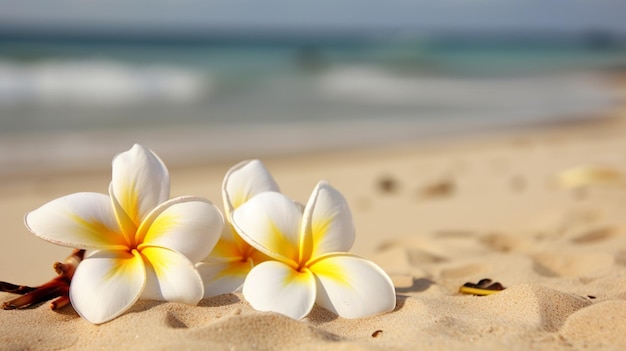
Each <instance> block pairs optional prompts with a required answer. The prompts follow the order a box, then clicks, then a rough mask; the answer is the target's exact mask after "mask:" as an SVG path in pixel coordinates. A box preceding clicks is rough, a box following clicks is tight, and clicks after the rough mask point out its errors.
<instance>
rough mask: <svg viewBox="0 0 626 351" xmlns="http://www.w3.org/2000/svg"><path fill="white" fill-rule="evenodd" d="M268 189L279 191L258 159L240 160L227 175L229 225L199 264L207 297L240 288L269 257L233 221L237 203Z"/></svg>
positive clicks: (225, 194)
mask: <svg viewBox="0 0 626 351" xmlns="http://www.w3.org/2000/svg"><path fill="white" fill-rule="evenodd" d="M266 191H274V192H280V189H279V188H278V185H277V184H276V181H275V180H274V178H273V177H272V175H271V174H270V172H269V171H268V170H267V168H265V166H264V165H263V163H262V162H261V161H259V160H250V161H243V162H240V163H238V164H237V165H235V166H233V167H232V168H231V169H230V170H228V172H227V173H226V175H225V176H224V182H223V183H222V197H223V200H224V214H225V217H226V225H225V226H224V230H223V231H222V236H221V238H220V240H219V241H218V242H217V245H215V248H214V249H213V251H212V252H211V254H210V255H209V257H207V258H206V259H204V260H203V262H200V263H198V264H196V267H197V269H198V272H200V275H201V276H202V280H203V281H204V297H205V298H207V297H211V296H216V295H220V294H226V293H232V292H234V291H237V290H239V289H240V288H241V286H242V285H243V282H244V280H245V278H246V276H247V275H248V272H250V270H251V269H252V267H253V266H254V265H255V264H258V263H260V262H263V261H266V260H267V259H268V257H267V256H265V255H264V254H263V253H261V252H259V251H258V250H256V249H255V248H254V247H252V246H250V244H248V243H247V242H245V241H244V240H243V239H241V237H240V236H239V234H237V232H236V231H235V229H234V228H233V226H232V224H231V215H232V213H233V211H234V210H235V209H236V208H237V207H239V206H241V205H242V204H243V203H245V202H246V201H248V200H249V199H251V198H252V197H253V196H255V195H257V194H259V193H262V192H266Z"/></svg>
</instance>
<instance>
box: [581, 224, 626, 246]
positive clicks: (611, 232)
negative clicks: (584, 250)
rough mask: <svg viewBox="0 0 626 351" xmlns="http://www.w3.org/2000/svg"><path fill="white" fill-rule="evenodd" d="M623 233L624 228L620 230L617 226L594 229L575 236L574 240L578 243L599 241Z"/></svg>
mask: <svg viewBox="0 0 626 351" xmlns="http://www.w3.org/2000/svg"><path fill="white" fill-rule="evenodd" d="M622 233H623V230H620V228H617V227H604V228H598V229H592V230H589V231H587V232H584V233H582V234H580V235H578V236H577V237H575V238H573V239H572V242H573V243H576V244H591V243H599V242H602V241H605V240H610V239H613V238H615V237H617V236H620V235H622Z"/></svg>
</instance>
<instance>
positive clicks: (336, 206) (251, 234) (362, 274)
mask: <svg viewBox="0 0 626 351" xmlns="http://www.w3.org/2000/svg"><path fill="white" fill-rule="evenodd" d="M232 221H233V225H234V227H235V228H236V229H237V231H238V232H239V234H240V235H241V237H242V238H243V239H244V240H246V241H247V242H248V243H249V244H250V245H252V246H253V247H255V248H256V249H258V250H259V251H261V252H263V253H265V254H266V255H268V256H269V257H271V258H272V260H268V261H265V262H262V263H260V264H258V265H256V266H255V267H254V268H253V269H252V270H251V271H250V273H249V274H248V276H247V277H246V280H245V282H244V285H243V295H244V297H245V299H246V300H247V301H248V302H249V303H250V304H251V305H252V307H254V308H255V309H257V310H260V311H273V312H278V313H281V314H283V315H286V316H289V317H291V318H294V319H300V318H303V317H305V316H306V315H308V314H309V312H310V311H311V309H312V308H313V305H314V304H315V303H317V304H319V305H320V306H322V307H324V308H326V309H328V310H330V311H332V312H334V313H336V314H338V315H340V316H342V317H345V318H360V317H365V316H369V315H373V314H376V313H381V312H387V311H391V310H393V309H394V307H395V304H396V295H395V290H394V286H393V283H392V282H391V279H390V278H389V276H387V274H386V273H385V272H384V271H383V270H382V269H381V268H380V267H378V266H377V265H376V264H374V263H373V262H371V261H368V260H365V259H363V258H360V257H358V256H356V255H353V254H350V253H348V252H347V251H348V250H349V249H350V248H351V247H352V244H353V242H354V225H353V222H352V215H351V214H350V210H349V208H348V205H347V202H346V201H345V199H344V198H343V196H342V195H341V194H340V193H339V192H337V191H336V190H335V189H334V188H332V187H331V186H330V185H329V184H328V183H326V182H325V181H322V182H320V183H319V184H318V185H317V186H316V188H315V190H314V191H313V193H312V195H311V197H310V198H309V201H308V202H307V204H306V206H305V208H304V213H302V210H301V208H300V207H299V206H298V205H297V204H295V203H294V202H293V201H292V200H291V199H289V198H287V197H286V196H285V195H283V194H280V193H276V192H265V193H261V194H258V195H256V196H255V197H253V198H252V199H250V200H248V201H247V202H246V203H244V204H243V205H241V206H240V207H239V208H237V209H236V210H235V211H234V212H233V214H232Z"/></svg>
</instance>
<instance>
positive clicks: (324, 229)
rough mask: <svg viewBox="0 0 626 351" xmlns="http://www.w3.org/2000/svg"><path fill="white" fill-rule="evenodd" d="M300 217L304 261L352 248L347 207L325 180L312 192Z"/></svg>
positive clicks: (352, 230) (353, 235)
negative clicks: (301, 218) (301, 219)
mask: <svg viewBox="0 0 626 351" xmlns="http://www.w3.org/2000/svg"><path fill="white" fill-rule="evenodd" d="M303 218H304V219H303V231H302V233H303V235H304V237H303V238H302V239H301V240H302V249H303V252H302V254H301V255H302V256H301V257H303V260H305V261H306V260H308V259H309V258H315V257H318V256H321V255H324V254H327V253H331V252H345V251H349V250H350V248H351V247H352V244H353V243H354V237H355V234H354V223H353V221H352V214H351V213H350V208H349V207H348V203H347V202H346V200H345V199H344V197H343V196H342V195H341V194H340V193H339V192H338V191H337V190H335V189H334V188H333V187H331V186H330V185H329V184H328V183H327V182H326V181H321V182H319V183H318V184H317V186H316V187H315V189H314V190H313V193H312V194H311V197H310V198H309V201H308V202H307V204H306V207H305V209H304V216H303ZM307 249H308V250H310V251H308V252H307Z"/></svg>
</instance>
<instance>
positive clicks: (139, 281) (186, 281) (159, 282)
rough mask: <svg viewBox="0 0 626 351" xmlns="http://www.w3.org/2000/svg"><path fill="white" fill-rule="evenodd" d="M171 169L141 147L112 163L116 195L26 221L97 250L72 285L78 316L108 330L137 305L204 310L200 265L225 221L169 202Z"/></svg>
mask: <svg viewBox="0 0 626 351" xmlns="http://www.w3.org/2000/svg"><path fill="white" fill-rule="evenodd" d="M169 191H170V180H169V173H168V171H167V168H166V167H165V165H164V164H163V161H161V160H160V159H159V158H158V156H156V155H155V154H154V153H153V152H152V151H150V150H149V149H147V148H145V147H143V146H141V145H134V146H133V147H132V148H131V149H130V150H128V151H126V152H123V153H121V154H119V155H117V156H116V157H115V158H114V160H113V174H112V180H111V184H110V186H109V195H108V196H107V195H104V194H99V193H85V192H83V193H75V194H71V195H67V196H64V197H61V198H58V199H56V200H52V201H50V202H48V203H47V204H44V205H43V206H41V207H40V208H38V209H36V210H35V211H33V212H30V213H29V214H27V215H26V218H25V222H26V226H27V227H28V229H29V230H30V231H31V232H33V233H34V234H35V235H37V236H38V237H40V238H42V239H44V240H47V241H50V242H52V243H55V244H58V245H62V246H67V247H73V248H82V249H88V250H93V251H91V253H90V254H89V255H88V256H87V257H86V258H85V259H84V260H83V261H82V262H81V263H80V264H79V265H78V267H77V268H76V272H75V273H74V276H73V278H72V282H71V285H70V300H71V303H72V305H73V306H74V309H75V310H76V312H78V314H79V315H81V316H82V317H83V318H85V319H87V320H88V321H90V322H92V323H96V324H98V323H104V322H106V321H109V320H111V319H113V318H115V317H117V316H119V315H120V314H122V313H124V311H126V310H127V309H129V308H130V307H131V306H132V305H133V304H134V303H135V302H136V301H137V300H138V299H140V298H142V299H152V300H162V301H175V302H183V303H188V304H197V303H198V302H199V301H200V300H201V299H202V297H203V294H204V288H203V284H202V279H201V277H200V275H199V274H198V272H197V271H196V269H195V267H194V263H195V262H197V261H199V260H200V259H202V258H203V257H205V256H206V255H208V253H209V252H210V251H211V249H212V248H213V246H214V245H215V243H216V242H217V240H218V238H219V233H220V232H221V230H222V227H223V225H224V224H223V223H224V220H223V218H222V215H221V213H220V212H219V210H218V209H217V208H216V207H215V206H214V205H213V204H211V203H210V202H209V201H207V200H204V199H202V198H198V197H189V196H184V197H177V198H174V199H171V200H168V198H169Z"/></svg>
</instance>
